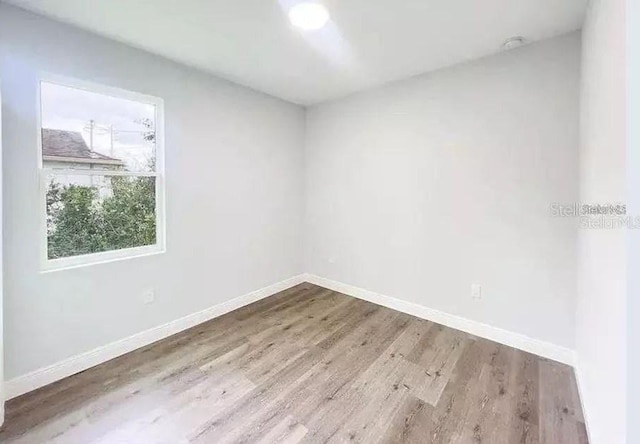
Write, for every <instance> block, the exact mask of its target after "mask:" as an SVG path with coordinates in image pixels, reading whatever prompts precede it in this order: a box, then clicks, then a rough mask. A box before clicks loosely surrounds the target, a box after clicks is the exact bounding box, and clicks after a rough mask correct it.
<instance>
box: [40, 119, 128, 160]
mask: <svg viewBox="0 0 640 444" xmlns="http://www.w3.org/2000/svg"><path fill="white" fill-rule="evenodd" d="M42 160H49V161H56V162H68V163H94V164H101V165H124V163H123V162H122V160H120V159H115V158H113V157H109V156H105V155H104V154H100V153H96V152H95V151H91V150H90V149H89V147H88V146H87V144H86V142H85V141H84V139H83V137H82V134H80V133H78V132H76V131H65V130H58V129H50V128H43V129H42Z"/></svg>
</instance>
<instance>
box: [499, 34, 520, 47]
mask: <svg viewBox="0 0 640 444" xmlns="http://www.w3.org/2000/svg"><path fill="white" fill-rule="evenodd" d="M522 45H524V37H521V36H517V37H511V38H510V39H507V41H505V42H504V43H503V44H502V47H503V48H504V49H513V48H517V47H518V46H522Z"/></svg>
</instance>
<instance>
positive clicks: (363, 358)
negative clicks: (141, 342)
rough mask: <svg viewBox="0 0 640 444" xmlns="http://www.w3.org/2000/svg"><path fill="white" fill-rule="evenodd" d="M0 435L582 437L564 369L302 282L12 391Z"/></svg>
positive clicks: (17, 438)
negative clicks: (32, 387) (31, 388)
mask: <svg viewBox="0 0 640 444" xmlns="http://www.w3.org/2000/svg"><path fill="white" fill-rule="evenodd" d="M0 442H3V443H41V442H55V443H82V444H85V443H100V444H114V443H135V444H147V443H167V444H176V443H227V442H250V443H254V442H257V443H278V442H283V443H285V442H286V443H296V442H314V443H315V442H362V443H374V442H389V443H391V442H393V443H396V442H398V443H399V442H407V443H479V442H482V443H491V444H493V443H509V444H511V443H559V444H572V443H586V442H587V438H586V434H585V427H584V422H583V418H582V414H581V410H580V403H579V400H578V397H577V390H576V384H575V381H574V378H573V372H572V370H571V368H570V367H567V366H565V365H562V364H559V363H557V362H553V361H549V360H546V359H543V358H540V357H537V356H534V355H531V354H528V353H525V352H522V351H518V350H516V349H513V348H510V347H506V346H504V345H500V344H497V343H494V342H490V341H487V340H484V339H480V338H477V337H473V336H471V335H468V334H466V333H462V332H459V331H456V330H453V329H450V328H447V327H443V326H441V325H438V324H434V323H432V322H429V321H424V320H420V319H417V318H414V317H412V316H409V315H406V314H403V313H399V312H396V311H393V310H390V309H387V308H384V307H380V306H377V305H374V304H371V303H368V302H364V301H361V300H358V299H354V298H352V297H349V296H345V295H342V294H339V293H336V292H333V291H330V290H326V289H324V288H320V287H316V286H313V285H310V284H302V285H299V286H297V287H294V288H292V289H289V290H287V291H284V292H282V293H279V294H277V295H275V296H272V297H270V298H267V299H264V300H261V301H259V302H257V303H255V304H252V305H249V306H247V307H244V308H242V309H240V310H236V311H234V312H232V313H229V314H227V315H224V316H222V317H220V318H217V319H214V320H212V321H209V322H207V323H204V324H201V325H199V326H197V327H194V328H192V329H191V330H188V331H185V332H183V333H180V334H178V335H175V336H172V337H170V338H167V339H165V340H163V341H160V342H158V343H156V344H154V345H151V346H148V347H145V348H142V349H140V350H137V351H135V352H132V353H129V354H127V355H125V356H122V357H120V358H117V359H114V360H112V361H109V362H107V363H105V364H102V365H100V366H98V367H94V368H92V369H90V370H87V371H85V372H82V373H79V374H77V375H75V376H72V377H69V378H67V379H64V380H62V381H59V382H57V383H55V384H52V385H49V386H47V387H44V388H42V389H40V390H37V391H35V392H32V393H29V394H27V395H24V396H21V397H19V398H16V399H14V400H12V401H10V402H9V403H8V405H7V417H6V422H5V426H4V428H3V429H2V431H0Z"/></svg>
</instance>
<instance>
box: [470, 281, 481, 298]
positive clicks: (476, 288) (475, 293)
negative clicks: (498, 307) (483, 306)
mask: <svg viewBox="0 0 640 444" xmlns="http://www.w3.org/2000/svg"><path fill="white" fill-rule="evenodd" d="M471 299H475V300H476V301H480V300H482V286H481V285H480V284H478V283H473V284H471Z"/></svg>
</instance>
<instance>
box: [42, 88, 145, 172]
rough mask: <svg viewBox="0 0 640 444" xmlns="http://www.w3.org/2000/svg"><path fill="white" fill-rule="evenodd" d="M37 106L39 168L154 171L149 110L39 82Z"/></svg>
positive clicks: (120, 99) (134, 104)
mask: <svg viewBox="0 0 640 444" xmlns="http://www.w3.org/2000/svg"><path fill="white" fill-rule="evenodd" d="M41 106H42V135H41V136H42V163H43V166H44V167H45V168H55V169H79V170H81V169H93V170H122V171H137V172H142V171H145V172H151V171H155V165H156V152H155V145H156V143H155V142H156V122H155V119H156V117H155V116H156V109H155V106H154V105H149V104H146V103H140V102H136V101H132V100H127V99H122V98H117V97H112V96H109V95H105V94H100V93H96V92H92V91H86V90H83V89H78V88H71V87H68V86H62V85H57V84H55V83H49V82H42V83H41Z"/></svg>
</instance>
